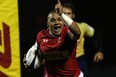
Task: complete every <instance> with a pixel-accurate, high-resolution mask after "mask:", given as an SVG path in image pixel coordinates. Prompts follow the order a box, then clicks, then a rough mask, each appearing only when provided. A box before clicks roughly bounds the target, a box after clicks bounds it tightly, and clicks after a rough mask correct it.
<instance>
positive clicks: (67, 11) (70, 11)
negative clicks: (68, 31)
mask: <svg viewBox="0 0 116 77" xmlns="http://www.w3.org/2000/svg"><path fill="white" fill-rule="evenodd" d="M63 13H64V14H66V15H67V16H68V17H70V18H71V19H74V14H73V12H72V10H71V8H66V7H63Z"/></svg>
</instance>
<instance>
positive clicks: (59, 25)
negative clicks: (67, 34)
mask: <svg viewBox="0 0 116 77" xmlns="http://www.w3.org/2000/svg"><path fill="white" fill-rule="evenodd" d="M48 26H49V29H50V32H51V33H52V34H53V35H55V36H57V35H59V34H61V32H62V29H63V26H64V24H63V22H62V20H61V18H60V16H59V15H58V14H57V13H52V14H49V15H48Z"/></svg>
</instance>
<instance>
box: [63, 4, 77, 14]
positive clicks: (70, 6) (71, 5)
mask: <svg viewBox="0 0 116 77" xmlns="http://www.w3.org/2000/svg"><path fill="white" fill-rule="evenodd" d="M63 7H66V8H70V9H71V10H72V12H73V13H74V14H75V8H74V6H73V4H72V3H68V2H67V3H64V4H63Z"/></svg>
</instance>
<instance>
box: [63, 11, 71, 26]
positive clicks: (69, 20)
mask: <svg viewBox="0 0 116 77" xmlns="http://www.w3.org/2000/svg"><path fill="white" fill-rule="evenodd" d="M61 19H62V20H63V21H64V23H65V25H67V26H68V27H69V26H70V25H71V24H72V23H73V20H72V19H71V18H70V17H68V16H67V15H65V14H64V13H62V14H61Z"/></svg>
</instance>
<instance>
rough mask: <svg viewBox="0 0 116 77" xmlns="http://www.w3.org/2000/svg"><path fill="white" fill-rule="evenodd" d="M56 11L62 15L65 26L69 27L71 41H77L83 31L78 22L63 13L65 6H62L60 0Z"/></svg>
mask: <svg viewBox="0 0 116 77" xmlns="http://www.w3.org/2000/svg"><path fill="white" fill-rule="evenodd" d="M55 10H56V12H57V14H59V15H60V17H61V19H62V20H63V22H64V23H65V25H66V26H68V27H69V32H68V34H69V36H70V37H71V39H73V40H77V39H78V38H79V36H80V34H81V31H80V29H79V27H78V25H77V24H76V22H75V21H74V20H72V19H71V18H70V17H68V16H67V15H65V14H64V13H63V6H62V5H61V2H60V0H58V4H56V5H55Z"/></svg>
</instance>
